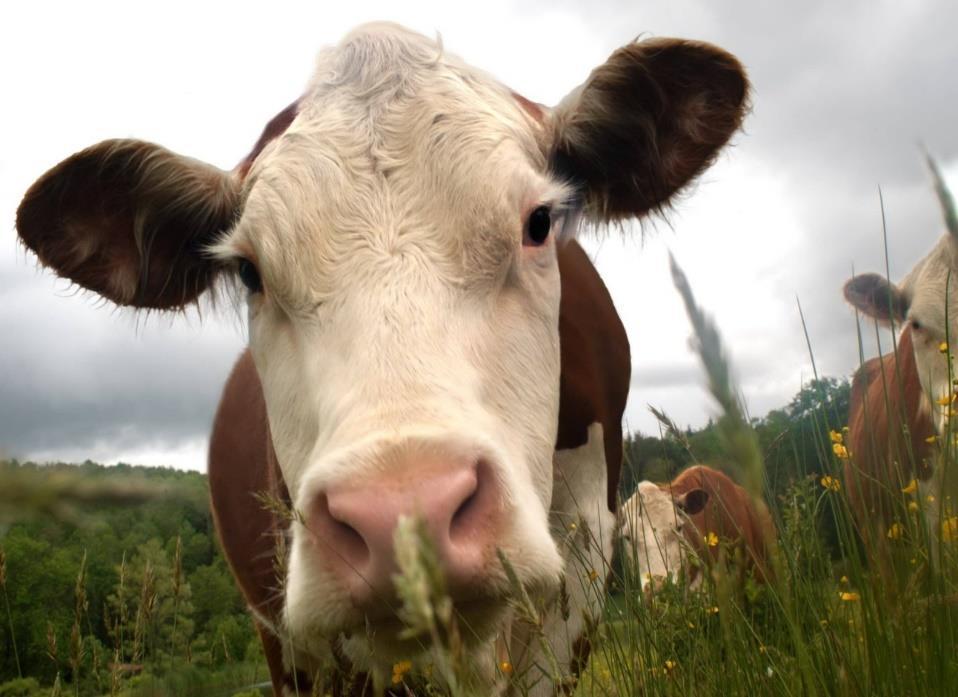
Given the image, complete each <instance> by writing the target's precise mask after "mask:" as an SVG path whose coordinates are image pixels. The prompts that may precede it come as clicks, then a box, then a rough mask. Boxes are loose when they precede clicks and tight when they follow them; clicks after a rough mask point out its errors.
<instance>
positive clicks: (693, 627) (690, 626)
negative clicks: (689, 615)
mask: <svg viewBox="0 0 958 697" xmlns="http://www.w3.org/2000/svg"><path fill="white" fill-rule="evenodd" d="M687 624H688V625H689V629H695V624H694V623H693V622H688V623H687Z"/></svg>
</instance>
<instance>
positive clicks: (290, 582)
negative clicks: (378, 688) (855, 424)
mask: <svg viewBox="0 0 958 697" xmlns="http://www.w3.org/2000/svg"><path fill="white" fill-rule="evenodd" d="M747 91H748V85H747V80H746V78H745V75H744V72H743V69H742V67H741V65H740V64H739V63H738V62H737V61H736V60H735V58H733V57H732V56H730V55H729V54H727V53H725V52H724V51H722V50H720V49H718V48H715V47H713V46H710V45H707V44H703V43H697V42H689V41H680V40H674V39H654V40H647V41H642V42H638V43H632V44H629V45H627V46H625V47H624V48H621V49H619V50H618V51H616V52H615V53H613V54H612V56H611V57H610V58H609V60H608V61H607V62H606V63H604V64H603V65H601V66H599V67H598V68H596V69H595V70H594V71H593V72H592V74H591V75H590V76H589V78H588V79H587V81H586V82H585V83H584V84H583V85H581V86H580V87H579V88H577V89H576V90H574V91H573V92H572V93H571V94H570V95H569V96H568V97H567V98H566V99H564V100H563V101H562V103H561V104H559V105H558V106H557V107H555V108H553V109H549V108H545V107H541V106H539V105H536V104H533V103H531V102H529V101H528V100H525V99H523V98H521V97H518V96H517V95H515V94H514V93H512V92H511V91H510V90H508V89H506V88H505V87H503V86H502V85H501V84H499V83H498V82H496V81H495V80H493V79H492V78H490V77H489V76H488V75H486V74H484V73H482V72H479V71H477V70H475V69H473V68H471V67H469V66H467V65H465V64H464V63H462V62H461V61H460V60H458V59H456V58H455V57H453V56H451V55H449V54H447V53H445V52H444V51H443V50H442V49H441V47H440V46H438V45H437V44H436V43H435V42H434V41H431V40H429V39H426V38H425V37H422V36H419V35H417V34H414V33H412V32H409V31H407V30H405V29H403V28H401V27H397V26H394V25H387V24H372V25H367V26H363V27H360V28H359V29H357V30H355V31H354V32H352V33H351V34H349V35H348V36H347V37H346V38H345V39H344V40H343V41H342V42H341V43H340V44H339V45H337V46H335V47H333V48H330V49H327V50H324V51H323V52H322V53H321V54H320V57H319V61H318V65H317V68H316V73H315V75H314V77H313V79H312V81H311V82H310V84H309V86H308V88H307V90H306V92H305V93H304V94H303V96H302V97H301V98H300V99H299V100H297V101H296V102H295V103H294V104H293V105H292V106H291V107H289V108H288V109H286V110H285V111H284V112H282V113H281V114H280V115H279V116H277V118H276V119H274V121H273V122H272V123H271V124H270V125H269V127H268V128H267V131H266V133H264V135H263V137H262V138H261V139H260V142H259V143H257V145H256V148H255V149H254V151H253V152H252V153H251V155H250V156H249V157H247V158H246V159H245V160H244V161H243V162H242V163H241V164H240V165H239V166H238V167H237V168H236V169H234V170H233V171H230V172H227V171H221V170H219V169H217V168H216V167H213V166H210V165H207V164H203V163H201V162H198V161H195V160H192V159H189V158H186V157H182V156H180V155H176V154H174V153H172V152H170V151H168V150H165V149H163V148H161V147H159V146H157V145H152V144H149V143H144V142H140V141H133V140H115V141H108V142H104V143H101V144H99V145H95V146H93V147H91V148H89V149H87V150H84V151H82V152H80V153H78V154H76V155H74V156H72V157H71V158H69V159H67V160H65V161H64V162H62V163H60V164H59V165H57V166H56V167H55V168H53V169H52V170H50V171H49V172H48V173H47V174H45V175H44V176H43V177H42V178H41V179H40V180H39V181H38V182H37V183H36V184H34V186H33V187H32V188H31V189H30V190H29V192H28V193H27V194H26V196H25V198H24V200H23V202H22V204H21V206H20V209H19V211H18V214H17V228H18V231H19V233H20V236H21V239H22V240H23V242H24V243H25V244H26V245H27V246H28V247H29V248H30V249H32V250H33V251H34V252H36V254H37V256H38V257H39V259H40V261H41V262H42V263H44V264H46V265H48V266H50V267H52V268H53V269H54V270H55V271H57V273H59V274H60V275H61V276H64V277H66V278H69V279H71V280H72V281H73V282H75V283H77V284H78V285H80V286H82V287H84V288H87V289H90V290H92V291H95V292H96V293H99V294H100V295H102V296H104V297H106V298H108V299H110V300H111V301H113V302H115V303H116V304H118V305H125V306H134V307H138V308H150V309H160V310H166V309H170V310H177V309H181V308H184V307H187V306H190V305H192V304H194V303H195V302H197V299H198V297H199V296H200V295H201V294H202V293H204V291H206V290H208V289H209V288H210V287H212V286H214V284H215V283H216V281H217V280H218V279H220V278H234V279H238V280H239V281H240V282H241V283H242V284H244V285H245V286H246V288H247V290H248V298H247V305H248V317H249V350H248V352H247V353H245V354H244V355H243V356H242V357H241V358H240V360H239V362H238V364H237V366H236V368H235V370H234V372H233V374H232V376H231V378H230V379H229V382H228V383H227V385H226V389H225V392H224V395H223V399H222V402H221V404H220V408H219V412H218V414H217V416H216V423H215V427H214V433H213V438H212V441H211V446H210V465H209V471H210V485H211V489H212V497H213V505H214V509H215V515H216V521H217V526H218V529H219V532H220V536H221V539H222V541H223V545H224V548H225V550H226V554H227V556H228V558H229V560H230V563H231V564H232V567H233V570H234V573H235V575H236V577H237V579H238V581H239V584H240V586H241V588H242V590H243V592H244V594H245V595H246V597H247V599H248V601H249V603H250V605H251V607H252V608H253V611H254V613H255V615H256V618H257V620H258V624H259V627H260V632H261V636H262V638H263V643H264V646H265V648H266V655H267V658H268V660H269V664H270V670H271V675H272V680H273V684H274V689H275V691H276V693H277V694H280V693H281V692H282V691H283V689H284V688H285V689H287V690H292V689H294V688H295V689H298V690H304V689H305V691H308V687H307V681H308V680H310V679H311V678H312V677H313V676H314V675H316V674H317V673H319V672H320V671H322V670H323V669H324V668H325V666H327V665H328V663H329V662H331V661H332V660H333V657H335V660H336V662H338V663H339V664H348V665H349V666H351V667H352V668H353V669H356V670H360V671H369V672H373V673H379V674H382V673H383V672H384V671H388V670H389V666H390V664H391V663H392V662H393V661H395V660H397V659H399V658H414V657H415V656H416V655H420V654H423V653H424V649H427V648H428V647H422V646H421V645H420V644H418V643H416V642H414V641H411V640H401V639H400V638H399V637H398V629H399V628H400V627H399V623H398V621H397V618H396V614H395V595H394V589H393V587H392V577H393V574H394V573H395V569H396V562H395V559H394V553H393V532H394V529H395V528H396V524H397V521H398V520H399V519H400V517H401V516H404V515H418V516H419V517H420V518H421V519H422V520H423V521H424V525H425V528H426V530H427V531H428V534H429V535H430V537H431V538H432V542H433V545H434V547H435V549H436V550H437V553H438V557H439V560H440V564H441V566H442V568H443V571H444V574H445V576H446V581H447V584H446V585H447V588H448V591H449V593H450V595H451V597H452V599H453V601H454V602H455V607H456V610H457V612H458V615H459V620H460V622H459V626H460V627H461V628H462V632H461V634H462V636H463V638H464V640H465V641H466V642H467V645H468V646H469V647H470V651H472V652H473V653H472V654H471V655H473V656H474V657H475V660H474V661H473V662H474V663H475V664H476V666H477V670H479V671H480V673H481V674H482V676H483V677H482V679H483V680H485V681H486V683H488V684H489V686H490V687H489V690H488V692H490V693H491V692H493V691H497V690H498V691H501V690H507V689H508V687H507V686H504V685H503V686H499V687H495V688H493V686H492V684H493V683H494V682H495V680H496V678H495V670H494V666H495V660H496V657H495V652H494V650H493V647H494V646H495V645H498V646H499V647H504V650H506V651H508V652H509V655H510V656H511V660H512V662H513V664H514V666H515V670H514V675H517V676H518V675H523V676H524V678H525V679H530V678H538V677H541V675H542V673H541V672H539V669H538V666H544V665H548V662H547V661H544V660H541V658H542V657H541V656H540V655H538V654H537V651H538V648H536V647H538V646H539V644H538V643H535V642H530V641H529V640H528V637H524V636H523V632H522V631H520V629H521V628H520V629H516V628H515V627H513V630H514V631H507V628H508V627H509V626H510V623H509V617H510V616H511V615H510V613H511V610H510V607H509V604H508V602H507V600H508V596H509V595H510V593H511V592H512V589H511V588H510V585H509V582H508V579H507V576H506V573H505V569H504V568H503V566H502V564H500V563H499V561H498V556H497V550H501V552H502V553H503V554H504V555H505V556H506V557H507V558H508V559H509V560H511V563H512V565H513V566H514V569H515V572H516V574H517V576H518V579H519V581H520V582H521V583H522V584H523V585H524V586H525V587H526V588H527V589H528V590H529V592H530V593H531V594H532V595H533V597H537V598H540V599H544V600H547V599H549V598H554V597H557V596H558V597H566V595H565V594H561V593H559V589H560V587H561V584H562V583H563V582H564V583H565V586H566V589H567V591H568V597H569V601H570V604H571V611H570V612H568V614H567V615H566V617H567V618H568V619H563V616H562V615H563V614H564V613H562V612H560V610H559V609H558V608H557V607H556V605H555V604H553V605H552V606H551V607H552V608H553V609H551V610H550V611H549V614H547V615H546V616H545V617H544V622H545V629H546V632H547V633H548V634H549V635H550V637H551V638H552V639H553V640H554V642H555V653H556V656H557V658H558V661H559V664H560V669H561V670H562V671H564V672H568V671H571V670H573V669H574V667H575V663H576V661H577V658H581V655H579V656H577V655H574V652H573V645H575V646H578V647H582V646H583V642H582V641H581V639H582V638H583V632H584V628H585V627H586V625H587V618H588V616H592V617H594V616H595V614H596V613H597V612H598V610H599V607H600V602H601V596H602V594H601V577H600V581H599V583H598V584H597V583H596V582H595V577H596V575H597V571H603V570H605V569H607V568H608V567H607V563H606V559H607V558H608V556H609V553H610V550H611V543H612V534H613V531H614V526H615V518H614V509H615V492H616V486H617V481H618V476H619V467H620V462H621V453H622V451H621V447H622V444H621V423H620V420H621V416H622V411H623V409H624V404H625V398H626V393H627V390H628V384H629V365H630V361H629V347H628V342H627V340H626V336H625V333H624V331H623V329H622V326H621V323H620V321H619V319H618V317H617V315H616V312H615V309H614V307H613V305H612V301H611V299H610V297H609V295H608V292H607V291H606V289H605V287H604V286H603V284H602V282H601V280H600V279H599V277H598V275H597V274H596V272H595V269H594V268H593V267H592V265H591V263H590V262H589V259H588V258H587V256H586V255H585V253H584V252H583V251H582V249H581V248H580V247H579V246H578V245H577V244H576V242H575V241H574V240H573V239H572V235H573V234H574V232H575V228H576V227H577V222H578V219H579V218H581V217H584V218H585V219H586V220H588V221H591V222H593V223H608V222H616V221H624V220H627V219H630V218H635V217H638V216H642V215H645V214H647V213H649V212H652V211H656V210H658V209H660V208H662V207H663V206H665V205H667V203H668V201H669V200H670V198H671V197H672V196H673V195H674V194H675V193H676V192H677V191H678V190H680V189H681V188H683V187H684V186H685V185H686V184H688V183H689V182H690V181H691V180H692V179H693V178H694V177H695V176H696V175H698V174H699V173H700V172H701V171H702V170H703V169H704V168H705V167H707V166H708V165H709V164H710V162H711V161H712V160H713V159H714V157H715V156H716V154H717V153H718V151H719V150H720V149H721V147H722V146H723V145H724V144H725V143H726V142H727V141H728V139H729V138H730V137H731V135H732V134H733V133H734V132H735V131H736V130H737V129H738V127H739V125H740V123H741V120H742V118H743V115H744V112H745V110H746V108H747V106H746V102H747ZM263 490H267V491H272V492H274V493H276V494H278V495H280V496H281V497H283V498H285V499H286V500H287V501H288V502H289V504H290V506H291V507H292V508H294V509H295V510H296V511H297V513H298V515H296V516H295V517H294V520H293V522H292V523H291V524H289V525H288V526H287V522H286V521H285V520H282V519H281V518H282V516H280V515H278V514H274V513H271V512H269V511H267V510H264V509H263V508H262V507H261V506H260V505H259V504H258V503H257V502H255V501H254V499H253V493H254V492H258V491H263ZM577 521H578V522H579V523H581V524H579V525H577V526H572V525H571V523H572V522H577ZM573 527H575V529H576V530H578V531H579V533H581V534H574V535H570V534H569V529H570V528H573ZM279 541H285V546H286V547H288V563H287V565H286V570H285V572H284V573H283V574H282V575H281V576H282V577H281V578H279V579H277V577H276V573H275V570H274V563H273V561H274V558H275V557H276V553H277V548H278V547H279V546H280V545H279ZM563 578H564V579H565V580H564V581H563ZM567 609H569V608H567ZM497 639H498V641H497ZM427 659H428V651H427V652H426V653H425V654H424V658H423V660H427ZM387 675H388V672H387ZM535 689H536V690H537V691H539V692H541V693H543V694H546V693H549V692H551V691H552V690H553V689H554V688H553V686H552V684H551V682H548V681H545V680H540V682H539V685H538V686H537V687H536V688H535Z"/></svg>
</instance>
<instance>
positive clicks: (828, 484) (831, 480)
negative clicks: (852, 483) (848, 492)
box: [822, 474, 842, 491]
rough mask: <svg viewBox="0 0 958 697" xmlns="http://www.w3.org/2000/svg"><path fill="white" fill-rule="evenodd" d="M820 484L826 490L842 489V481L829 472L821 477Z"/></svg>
mask: <svg viewBox="0 0 958 697" xmlns="http://www.w3.org/2000/svg"><path fill="white" fill-rule="evenodd" d="M822 486H823V487H825V488H826V489H827V490H828V491H841V490H842V483H841V482H840V481H838V480H837V479H835V477H833V476H831V475H829V474H826V475H825V476H824V477H822Z"/></svg>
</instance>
